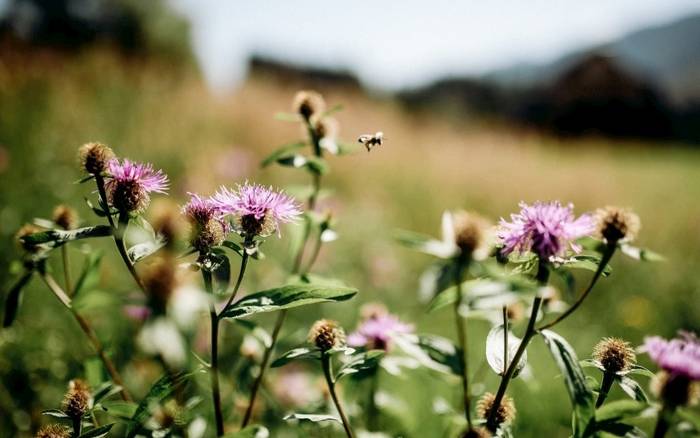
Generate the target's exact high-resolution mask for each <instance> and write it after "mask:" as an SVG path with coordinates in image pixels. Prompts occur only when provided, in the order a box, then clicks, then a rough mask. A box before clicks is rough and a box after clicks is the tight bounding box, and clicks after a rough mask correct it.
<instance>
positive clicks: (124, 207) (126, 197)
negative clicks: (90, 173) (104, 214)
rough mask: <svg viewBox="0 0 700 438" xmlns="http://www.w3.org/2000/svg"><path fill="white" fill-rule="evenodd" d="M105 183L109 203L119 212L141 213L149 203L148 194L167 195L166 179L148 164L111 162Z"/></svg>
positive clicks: (159, 171)
mask: <svg viewBox="0 0 700 438" xmlns="http://www.w3.org/2000/svg"><path fill="white" fill-rule="evenodd" d="M108 170H109V174H110V177H111V178H110V179H109V181H107V186H106V188H107V197H108V200H109V203H110V204H111V205H112V206H113V207H114V208H116V209H117V210H119V211H121V212H127V213H132V212H133V213H141V212H143V211H144V210H145V209H146V208H147V207H148V204H149V203H150V202H151V196H150V193H163V194H165V193H167V189H168V177H167V176H166V175H165V174H164V173H163V171H162V170H154V169H153V165H151V164H148V163H135V162H133V161H129V160H128V159H124V160H123V161H122V162H120V161H119V160H117V159H114V160H111V161H110V162H109V166H108Z"/></svg>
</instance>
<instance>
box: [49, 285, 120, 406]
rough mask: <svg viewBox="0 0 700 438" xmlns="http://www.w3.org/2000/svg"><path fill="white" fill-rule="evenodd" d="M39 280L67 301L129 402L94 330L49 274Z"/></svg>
mask: <svg viewBox="0 0 700 438" xmlns="http://www.w3.org/2000/svg"><path fill="white" fill-rule="evenodd" d="M41 278H42V280H44V282H45V283H46V285H47V286H48V288H49V289H50V290H51V291H52V292H53V293H54V295H56V297H58V299H59V300H60V301H61V302H62V303H63V304H64V305H66V301H64V300H65V299H67V300H68V304H67V306H66V307H67V308H68V310H69V311H70V312H71V314H72V315H73V318H75V320H76V321H77V322H78V325H79V326H80V329H81V330H82V331H83V333H85V336H87V338H88V341H90V344H91V345H92V347H93V348H94V350H95V352H96V353H97V356H98V357H99V358H100V360H101V361H102V364H103V365H104V367H105V369H106V370H107V372H108V373H109V375H110V377H111V379H112V381H113V382H114V383H115V384H116V385H118V386H119V387H121V397H122V399H123V400H124V401H131V400H132V398H131V395H130V394H129V392H128V391H127V389H126V387H125V386H124V381H123V380H122V378H121V375H120V374H119V371H117V367H116V366H114V363H113V362H112V360H111V359H110V358H109V356H107V353H106V352H105V350H104V347H103V346H102V343H101V342H100V340H99V338H98V337H97V334H96V333H95V330H93V328H92V326H91V325H90V323H89V322H88V321H87V320H86V319H85V318H84V317H83V316H82V315H80V314H79V313H78V312H76V311H75V309H73V307H71V306H70V298H68V295H66V293H65V292H64V291H63V290H62V289H61V287H60V286H59V285H58V283H56V281H55V280H54V279H53V277H52V276H51V275H49V274H46V273H43V272H42V273H41Z"/></svg>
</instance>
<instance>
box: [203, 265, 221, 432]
mask: <svg viewBox="0 0 700 438" xmlns="http://www.w3.org/2000/svg"><path fill="white" fill-rule="evenodd" d="M202 278H203V280H204V287H205V289H206V290H207V292H208V293H209V294H210V295H211V299H212V300H213V299H214V288H213V286H212V279H211V273H210V272H209V271H205V270H202ZM209 316H210V318H211V370H210V374H211V396H212V402H213V404H214V418H215V419H216V436H222V435H223V434H224V416H223V413H222V412H221V391H220V390H219V317H218V315H217V314H216V307H214V303H213V302H212V303H211V304H210V305H209Z"/></svg>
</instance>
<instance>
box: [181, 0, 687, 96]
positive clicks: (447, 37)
mask: <svg viewBox="0 0 700 438" xmlns="http://www.w3.org/2000/svg"><path fill="white" fill-rule="evenodd" d="M169 2H170V4H171V5H172V6H174V7H175V9H177V10H179V11H180V12H182V13H183V14H184V15H185V16H186V17H187V18H188V19H189V20H190V22H191V25H192V27H191V33H192V38H193V47H194V49H195V52H196V55H197V57H198V59H199V61H200V64H201V66H202V69H203V71H204V73H205V76H206V78H207V80H208V81H209V83H210V84H211V85H212V86H213V87H214V88H216V89H231V88H233V87H235V86H236V85H237V84H239V83H240V81H241V80H242V79H243V78H244V77H245V73H246V66H247V60H248V59H249V57H250V56H251V55H252V54H261V55H265V56H268V57H272V58H274V59H279V60H281V61H287V62H292V63H296V64H301V65H312V66H320V67H329V68H339V69H347V70H349V71H351V72H353V73H355V74H356V75H357V76H358V77H359V78H360V80H361V81H362V82H363V83H364V84H365V85H367V86H369V87H374V88H379V89H389V90H395V89H400V88H405V87H413V86H419V85H422V84H425V83H427V82H430V81H432V80H434V79H437V78H439V77H444V76H447V75H465V74H466V75H480V74H483V73H486V72H489V71H491V70H494V69H498V68H503V67H508V66H511V65H514V64H519V63H539V62H546V61H549V60H553V59H556V58H557V57H559V56H561V55H563V54H566V53H567V52H569V51H571V50H574V49H578V48H582V47H586V46H590V45H595V44H600V43H605V42H608V41H611V40H613V39H615V38H617V37H620V36H622V35H625V34H627V33H629V32H631V31H635V30H637V29H640V28H644V27H648V26H653V25H658V24H664V23H666V22H670V21H673V20H675V19H678V18H681V17H683V16H686V15H689V14H692V13H700V0H694V1H693V0H587V1H581V0H468V1H467V0H463V1H459V0H452V1H450V0H429V1H427V0H423V1H419V0H401V1H398V0H396V1H388V0H353V1H350V2H347V1H346V2H340V1H336V0H325V1H312V0H274V1H273V0H257V1H251V2H242V1H235V0H169Z"/></svg>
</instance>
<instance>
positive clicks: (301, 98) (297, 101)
mask: <svg viewBox="0 0 700 438" xmlns="http://www.w3.org/2000/svg"><path fill="white" fill-rule="evenodd" d="M292 108H293V110H294V112H295V113H297V114H301V116H302V117H304V119H306V120H309V119H311V116H313V115H314V114H320V113H322V112H324V111H325V110H326V102H325V101H324V100H323V96H321V94H319V93H317V92H316V91H310V90H302V91H299V92H298V93H297V94H296V96H294V102H293V103H292Z"/></svg>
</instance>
